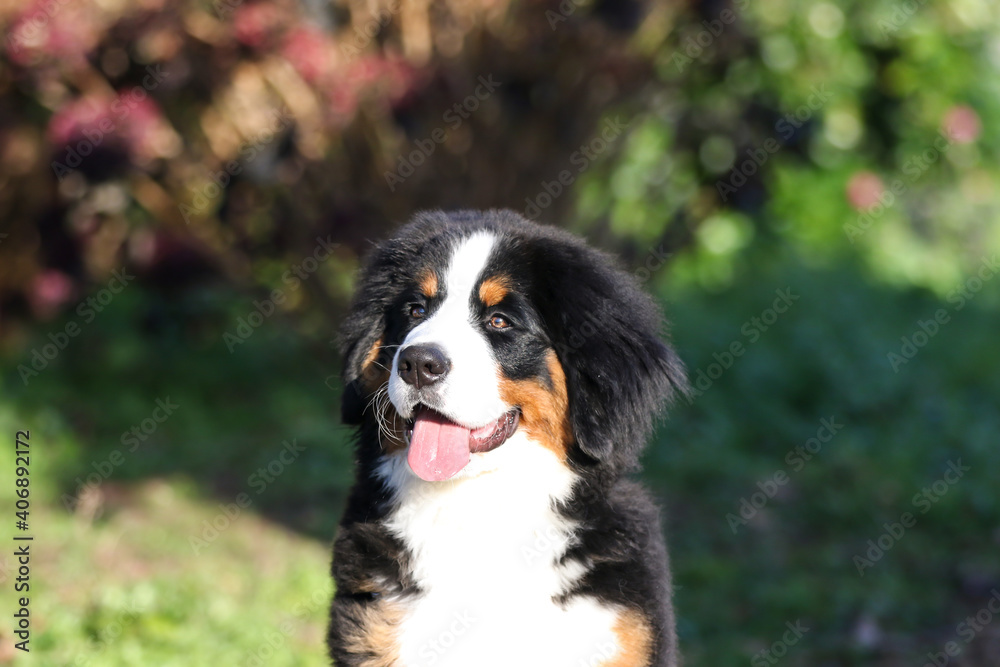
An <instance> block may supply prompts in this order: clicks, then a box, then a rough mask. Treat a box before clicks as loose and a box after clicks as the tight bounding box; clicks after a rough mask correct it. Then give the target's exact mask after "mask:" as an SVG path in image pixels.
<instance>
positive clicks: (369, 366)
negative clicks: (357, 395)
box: [361, 338, 389, 394]
mask: <svg viewBox="0 0 1000 667" xmlns="http://www.w3.org/2000/svg"><path fill="white" fill-rule="evenodd" d="M388 367H389V365H388V364H387V363H386V359H385V355H384V354H382V339H381V338H379V339H378V340H376V341H375V344H374V345H372V347H371V349H370V350H368V354H366V355H365V358H364V361H362V362H361V386H362V387H364V389H365V392H366V393H369V394H370V393H372V392H374V391H375V390H376V389H378V388H379V387H381V386H382V385H383V384H385V383H386V382H388V381H389V371H388V370H386V369H387V368H388Z"/></svg>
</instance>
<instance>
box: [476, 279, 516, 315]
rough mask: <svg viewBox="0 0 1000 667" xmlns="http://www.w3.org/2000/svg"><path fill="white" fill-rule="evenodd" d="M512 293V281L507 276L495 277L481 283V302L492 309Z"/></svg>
mask: <svg viewBox="0 0 1000 667" xmlns="http://www.w3.org/2000/svg"><path fill="white" fill-rule="evenodd" d="M508 292H510V281H509V280H508V279H507V277H506V276H493V277H492V278H487V279H486V280H484V281H483V282H481V283H479V300H480V301H482V302H483V304H485V305H486V307H487V308H492V307H493V306H495V305H497V304H498V303H500V302H501V301H503V299H504V297H505V296H507V293H508Z"/></svg>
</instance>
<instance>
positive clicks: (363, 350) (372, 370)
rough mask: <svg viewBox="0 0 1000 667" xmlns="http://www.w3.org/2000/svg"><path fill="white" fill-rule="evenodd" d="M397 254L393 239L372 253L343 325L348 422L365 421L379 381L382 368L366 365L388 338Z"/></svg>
mask: <svg viewBox="0 0 1000 667" xmlns="http://www.w3.org/2000/svg"><path fill="white" fill-rule="evenodd" d="M396 254H397V253H395V252H394V243H393V242H392V241H387V242H385V243H382V244H381V245H379V246H378V247H377V248H376V249H375V251H374V252H373V253H372V254H371V256H370V257H369V258H368V260H367V262H366V264H365V267H364V268H363V269H362V271H361V275H360V276H359V279H358V287H357V288H356V289H355V292H354V300H353V301H352V303H351V308H350V311H349V313H348V315H347V318H346V319H345V320H344V322H343V323H342V324H341V326H340V352H341V354H342V359H343V380H344V394H343V397H342V399H341V404H340V414H341V419H343V421H344V423H346V424H360V423H361V422H362V419H363V414H364V410H365V406H366V405H367V403H368V400H369V393H370V392H371V391H372V385H373V384H378V380H377V378H376V377H375V375H377V374H378V372H379V369H378V368H377V367H374V366H372V365H371V364H369V365H368V366H367V367H366V365H365V361H366V359H367V358H368V355H369V353H370V352H371V350H372V348H373V347H375V345H377V344H385V343H387V342H388V341H386V340H385V339H384V338H385V335H386V321H385V314H386V312H387V310H388V307H389V305H390V304H389V303H388V299H389V297H390V296H391V295H393V294H395V292H396V285H395V282H396V280H397V279H398V278H397V276H398V274H399V271H398V268H399V267H398V266H397V264H396V262H395V261H394V259H393V258H394V256H395V255H396ZM380 340H381V343H380V342H379V341H380Z"/></svg>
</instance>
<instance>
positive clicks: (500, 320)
mask: <svg viewBox="0 0 1000 667" xmlns="http://www.w3.org/2000/svg"><path fill="white" fill-rule="evenodd" d="M490 326H491V327H493V328H494V329H506V328H507V327H509V326H510V321H509V320H508V319H507V318H506V317H504V316H503V315H493V316H492V317H490Z"/></svg>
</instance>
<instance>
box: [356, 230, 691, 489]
mask: <svg viewBox="0 0 1000 667" xmlns="http://www.w3.org/2000/svg"><path fill="white" fill-rule="evenodd" d="M662 325H663V322H662V318H661V315H660V313H659V310H658V308H657V307H656V306H655V304H654V303H653V301H652V300H651V299H650V298H649V297H648V296H647V295H646V294H645V293H643V292H642V290H641V289H639V287H638V285H637V284H636V282H635V281H634V280H633V279H632V277H631V276H629V275H627V274H625V273H624V272H622V271H620V270H618V269H616V268H614V266H613V265H612V262H611V261H610V260H609V258H608V257H606V256H605V255H604V254H602V253H600V252H598V251H596V250H593V249H592V248H589V247H588V246H586V245H585V244H584V243H583V242H581V241H580V240H578V239H577V238H575V237H573V236H571V235H569V234H567V233H564V232H561V231H559V230H556V229H552V228H547V227H542V226H539V225H535V224H533V223H530V222H528V221H526V220H524V219H523V218H521V217H520V216H519V215H517V214H515V213H513V212H510V211H488V212H473V211H463V212H456V213H441V212H434V213H423V214H420V215H417V216H416V218H415V219H414V220H413V221H412V222H411V223H410V224H408V225H407V226H405V227H403V228H402V229H401V230H400V232H399V234H398V235H397V236H396V237H395V238H393V239H391V240H389V241H387V242H385V243H383V244H381V245H380V246H379V247H378V248H377V249H376V250H375V252H374V253H373V255H372V256H371V258H370V259H369V261H368V263H367V266H366V267H365V269H364V272H363V274H362V277H361V281H360V286H359V288H358V290H357V294H356V296H355V300H354V304H353V306H352V311H351V314H350V316H349V317H348V319H347V321H346V322H345V324H344V327H343V330H342V339H343V351H344V355H345V357H344V379H345V383H346V391H345V396H344V402H343V417H344V420H345V421H346V422H347V423H351V424H362V423H366V422H367V423H368V424H369V425H375V424H378V425H380V426H379V428H378V433H379V438H380V445H381V447H382V449H383V450H384V451H385V452H386V453H387V454H389V455H392V454H394V453H401V452H402V451H403V450H405V451H406V456H407V460H408V462H409V464H410V467H411V469H412V470H413V471H414V472H415V473H416V474H417V475H419V476H420V477H422V478H424V479H426V480H429V481H436V480H443V479H448V478H450V477H452V476H455V475H458V474H460V472H461V471H463V470H466V469H467V468H468V469H470V470H474V469H477V468H476V466H469V465H468V464H469V463H470V461H471V460H477V459H480V458H482V457H489V456H490V452H492V451H493V450H495V449H498V448H500V447H503V446H504V444H505V442H506V441H507V439H508V438H510V437H511V435H512V434H513V433H515V432H516V431H517V430H522V431H524V432H525V433H526V434H527V436H528V440H529V441H530V443H532V446H541V447H545V448H547V449H549V450H551V451H552V452H554V453H555V454H556V455H557V456H559V457H560V458H561V459H562V460H564V461H566V462H567V463H572V464H573V465H577V466H580V467H582V468H588V467H590V468H594V467H597V468H601V467H603V468H605V469H608V470H616V471H617V470H622V469H625V468H629V467H631V466H632V465H634V464H635V462H636V460H637V458H638V454H639V451H640V449H641V447H642V445H643V444H644V442H645V440H646V438H647V437H648V436H649V431H650V429H651V427H652V423H653V419H654V417H655V415H656V413H657V412H658V411H659V408H660V407H661V406H662V405H663V404H664V402H665V401H666V399H667V398H669V396H670V395H671V394H672V393H673V392H674V391H676V390H683V389H684V388H685V386H686V384H685V379H684V370H683V366H682V364H681V363H680V361H679V360H678V358H677V357H676V355H675V354H674V353H673V351H672V350H671V349H670V348H669V347H668V346H667V345H666V344H664V343H663V341H662V340H661V339H660V333H661V329H662Z"/></svg>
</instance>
